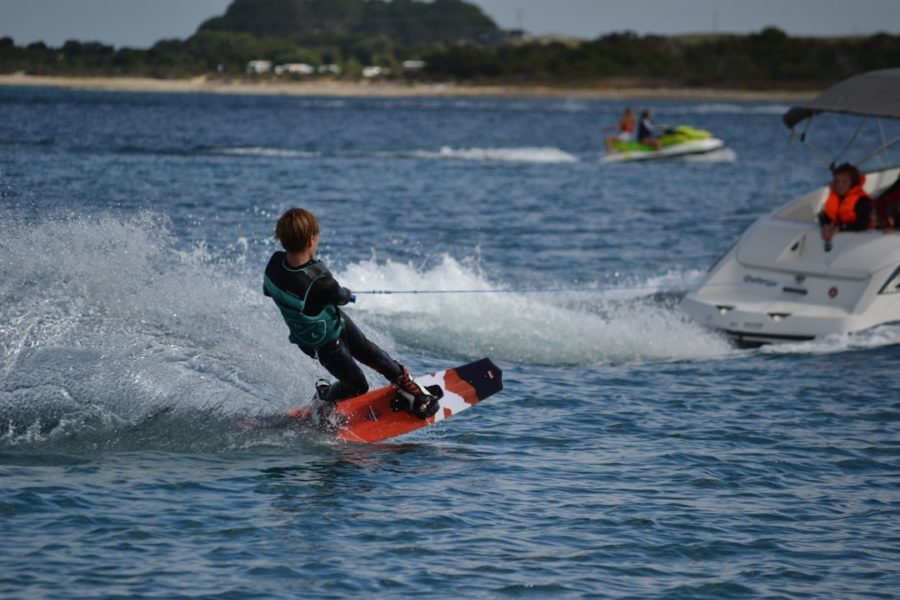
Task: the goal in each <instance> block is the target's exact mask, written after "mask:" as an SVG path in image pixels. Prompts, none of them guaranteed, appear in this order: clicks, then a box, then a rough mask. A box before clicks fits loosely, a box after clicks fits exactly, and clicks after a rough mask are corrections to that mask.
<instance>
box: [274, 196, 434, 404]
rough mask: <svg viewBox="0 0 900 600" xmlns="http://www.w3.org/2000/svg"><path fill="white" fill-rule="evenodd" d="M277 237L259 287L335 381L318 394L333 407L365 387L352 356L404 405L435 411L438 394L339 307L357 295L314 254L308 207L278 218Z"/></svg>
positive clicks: (315, 234) (293, 337)
mask: <svg viewBox="0 0 900 600" xmlns="http://www.w3.org/2000/svg"><path fill="white" fill-rule="evenodd" d="M275 239H276V240H278V241H279V242H281V245H282V247H283V248H284V251H278V252H275V253H274V254H273V255H272V258H270V259H269V264H268V265H267V266H266V272H265V276H264V278H263V293H264V294H265V295H266V296H269V297H270V298H272V300H274V301H275V305H276V306H278V310H279V311H281V316H282V317H283V318H284V321H285V323H287V326H288V329H289V330H290V336H289V338H288V339H289V340H290V341H291V343H293V344H295V345H296V346H297V347H299V348H300V350H302V351H303V352H304V353H305V354H306V355H307V356H309V357H310V358H313V359H318V361H319V362H320V363H321V364H322V366H323V367H325V369H326V370H327V371H328V372H329V373H331V374H332V375H333V376H334V377H335V378H337V381H336V382H335V383H333V384H331V385H328V384H327V383H324V382H323V383H321V384H317V385H316V392H317V396H318V398H319V399H320V400H322V401H324V402H325V403H326V404H327V405H330V406H331V407H333V406H334V404H335V403H337V402H338V401H340V400H345V399H347V398H352V397H355V396H359V395H361V394H364V393H366V392H367V391H368V389H369V384H368V382H367V381H366V377H365V375H364V374H363V372H362V370H361V369H360V368H359V365H357V364H356V361H357V360H358V361H359V362H361V363H363V364H364V365H366V366H368V367H370V368H372V369H374V370H375V371H378V372H379V373H381V374H382V375H383V376H384V377H385V378H386V379H387V380H388V381H390V382H391V383H393V384H394V385H395V386H396V387H397V393H398V396H400V397H401V398H402V399H403V400H404V402H402V403H401V405H402V406H403V408H405V409H406V410H408V411H409V412H411V413H413V414H414V415H416V416H418V417H420V418H422V419H427V418H428V417H430V416H432V415H433V414H434V413H435V412H437V410H438V408H439V405H438V400H437V398H435V397H434V396H432V395H431V394H429V393H427V392H426V391H425V390H423V389H422V388H420V387H419V385H418V384H416V382H415V381H413V380H412V378H411V377H410V375H409V371H408V370H407V369H406V367H404V366H403V365H401V364H400V363H398V362H397V361H395V360H394V359H393V358H391V357H390V356H389V355H388V353H387V352H385V351H384V350H382V349H381V348H379V347H378V346H377V345H375V344H373V343H372V342H371V341H369V340H368V339H367V338H366V336H365V335H364V334H363V332H362V331H360V329H359V327H357V326H356V324H355V323H354V322H353V321H351V320H350V318H349V317H348V316H347V315H346V314H345V313H344V312H343V311H342V310H341V309H340V308H339V307H341V306H344V305H346V304H347V303H348V302H353V301H355V299H356V298H355V297H354V296H353V293H352V292H351V291H350V290H348V289H347V288H345V287H342V286H341V285H340V284H338V282H337V281H336V280H335V278H334V277H333V276H332V275H331V273H330V272H329V271H328V269H327V268H326V267H325V265H324V264H323V263H322V262H321V261H319V260H316V258H315V255H316V250H317V249H318V246H319V221H318V220H317V219H316V217H315V215H313V214H312V213H311V212H310V211H308V210H306V209H303V208H291V209H289V210H287V211H286V212H285V213H284V214H283V215H281V217H280V218H279V219H278V223H277V224H276V225H275Z"/></svg>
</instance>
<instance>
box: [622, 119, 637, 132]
mask: <svg viewBox="0 0 900 600" xmlns="http://www.w3.org/2000/svg"><path fill="white" fill-rule="evenodd" d="M619 129H621V130H622V131H623V132H625V133H631V132H632V131H634V119H622V120H621V121H619Z"/></svg>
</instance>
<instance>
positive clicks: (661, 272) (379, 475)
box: [0, 88, 900, 598]
mask: <svg viewBox="0 0 900 600" xmlns="http://www.w3.org/2000/svg"><path fill="white" fill-rule="evenodd" d="M622 108H623V105H622V104H621V103H616V102H603V101H575V100H571V101H562V100H511V99H506V100H499V99H497V100H494V99H478V100H460V99H413V98H410V99H340V98H290V97H250V96H240V97H238V96H235V97H230V96H205V95H188V94H184V95H179V94H173V95H167V94H158V95H143V94H115V93H75V92H65V91H56V90H33V89H25V88H20V89H16V88H7V89H0V114H2V115H3V116H2V117H0V537H2V539H3V544H2V548H0V596H2V597H8V598H43V597H48V598H49V597H53V598H100V597H104V598H105V597H161V598H174V597H207V598H220V597H221V598H259V597H269V598H294V597H323V598H325V597H335V598H337V597H356V596H364V595H366V596H368V595H375V596H377V597H392V598H393V597H398V598H399V597H420V596H429V597H475V598H477V597H484V598H487V597H609V598H757V597H760V598H762V597H766V598H768V597H771V598H849V597H858V598H893V597H898V593H897V590H900V568H898V567H897V565H898V564H900V530H898V527H897V522H898V519H900V436H898V433H900V384H898V383H897V376H898V373H900V370H898V365H900V344H898V342H900V327H883V328H880V329H877V330H874V331H871V332H866V333H864V334H861V335H857V336H850V337H844V336H841V337H832V338H826V339H824V340H819V341H816V342H812V343H807V344H796V345H788V346H779V347H776V348H765V349H762V350H755V351H749V350H737V349H735V348H732V347H731V346H730V345H729V344H728V343H727V341H726V340H724V339H722V338H720V337H719V336H717V335H716V334H713V333H711V332H708V331H705V330H703V329H700V328H699V327H697V326H696V325H694V324H693V323H691V322H690V321H688V320H687V319H685V318H684V317H683V316H682V315H681V314H680V313H679V312H678V310H677V304H678V301H679V299H680V298H681V297H682V296H683V295H684V293H685V291H686V290H688V289H690V287H691V286H693V285H695V284H696V283H697V282H698V281H699V280H700V278H701V277H702V276H703V273H705V271H706V269H707V268H709V266H710V265H711V264H712V263H713V262H714V261H715V260H716V258H718V257H719V256H720V255H721V254H722V253H724V252H725V251H726V250H727V248H728V247H729V246H730V244H731V243H732V242H733V241H734V239H735V238H736V237H737V236H738V235H739V234H740V233H741V232H742V231H743V230H744V229H745V228H746V227H747V226H749V225H750V224H751V223H752V222H753V220H754V219H755V218H756V217H758V216H759V215H761V214H763V213H764V212H766V211H767V210H769V209H770V208H773V207H774V206H776V205H777V204H780V203H781V202H782V201H783V200H786V199H787V198H789V197H790V196H791V195H794V194H796V193H799V192H803V191H805V190H808V189H809V188H811V187H813V186H818V185H821V184H822V183H823V182H824V181H825V180H826V178H827V174H826V173H825V172H824V168H823V167H822V166H821V165H820V164H818V163H817V162H816V161H815V159H811V158H809V157H808V156H807V155H803V154H801V153H799V152H796V151H794V150H790V151H789V152H788V154H787V158H788V160H789V161H790V163H791V164H792V166H791V168H790V169H788V170H786V171H784V176H783V177H782V178H781V182H780V183H781V185H780V187H779V188H777V191H773V190H775V189H776V188H775V187H774V181H775V177H776V174H777V173H778V172H779V165H780V164H781V163H782V159H783V157H784V146H785V137H786V135H785V133H786V132H785V131H784V129H783V126H782V125H781V124H780V115H781V113H782V112H783V111H784V110H786V109H787V108H788V107H787V105H784V104H776V103H737V102H735V103H703V102H692V103H688V102H677V103H676V102H657V103H654V104H653V108H654V109H655V112H656V113H657V114H658V116H659V120H661V121H665V122H668V123H671V124H681V123H684V124H689V125H693V126H696V127H701V128H704V129H708V130H710V131H712V132H713V133H714V134H716V135H717V136H718V137H721V138H722V139H724V140H725V141H726V143H727V144H728V148H729V149H728V151H727V152H724V153H720V154H718V155H717V156H713V157H708V158H707V159H705V160H699V161H698V160H694V161H672V162H658V163H648V164H617V165H601V164H600V163H599V161H598V158H599V153H600V152H601V148H602V139H601V133H600V128H601V127H602V126H604V125H607V124H609V123H612V122H614V120H615V118H616V116H617V114H618V113H619V112H620V111H621V110H622ZM637 108H640V106H637ZM854 126H855V124H853V123H849V124H848V123H844V122H843V121H840V120H836V121H835V122H833V123H832V122H828V121H826V122H825V126H824V127H823V128H822V129H821V130H820V131H819V132H818V133H817V134H816V135H817V136H818V137H816V138H815V139H814V141H815V142H817V143H820V144H821V145H822V146H823V147H824V148H826V149H829V150H830V151H832V152H833V153H834V154H836V153H837V152H838V151H839V149H840V147H841V145H842V144H841V143H842V142H843V141H845V140H846V139H847V138H848V137H849V136H850V135H852V133H853V130H854ZM867 127H869V126H867ZM875 133H877V131H876V130H873V129H871V127H869V128H868V129H866V128H864V130H863V131H862V132H861V135H860V137H861V138H864V137H865V136H866V135H870V136H871V135H873V134H875ZM292 205H298V206H306V207H308V208H310V209H312V210H313V211H314V212H315V213H316V214H317V215H318V216H319V218H320V220H321V223H322V228H323V230H322V241H321V245H320V255H321V256H322V257H323V258H324V259H325V260H326V262H327V263H328V264H329V266H330V267H331V268H332V270H333V271H334V272H335V274H336V276H337V277H338V279H339V280H340V281H341V282H342V283H344V284H345V285H347V286H348V287H350V288H352V289H354V290H356V291H361V292H365V291H381V290H391V291H410V290H415V291H425V292H432V291H444V292H447V291H454V290H479V293H476V294H459V293H441V294H427V293H423V294H390V295H384V294H379V295H374V294H360V300H359V302H358V303H357V304H356V305H355V306H353V307H352V308H351V309H349V310H350V311H351V313H352V315H353V317H354V318H355V320H356V321H357V322H358V323H359V324H360V325H361V326H362V327H363V328H364V329H365V330H366V331H367V332H368V333H369V335H370V337H371V338H372V339H374V340H375V341H377V342H378V343H379V344H381V345H383V346H384V347H385V348H386V349H388V350H389V351H390V352H391V353H392V354H394V355H395V356H397V357H398V358H399V359H401V360H402V361H403V362H404V363H405V364H407V365H409V366H410V367H411V369H412V370H413V371H415V372H427V371H430V370H433V369H437V368H445V367H449V366H453V365H455V364H459V363H461V362H464V361H467V360H470V359H474V358H480V357H481V356H490V357H492V358H493V359H494V361H495V362H496V363H497V364H498V365H499V366H500V367H501V368H502V369H503V371H504V379H505V389H504V391H503V392H502V393H500V394H499V395H497V396H495V397H492V398H490V399H489V400H487V401H486V402H484V403H483V404H480V405H479V406H477V407H476V408H474V409H472V410H470V411H467V412H466V413H464V414H462V415H459V416H458V417H456V418H454V419H452V420H450V421H448V422H445V423H442V424H441V425H439V426H437V427H434V428H431V429H428V430H424V431H422V432H419V433H416V434H413V435H411V436H408V437H406V438H401V439H399V440H397V441H396V442H395V443H385V444H380V445H374V446H362V445H353V444H346V443H338V442H335V441H333V440H331V439H329V438H328V437H326V436H324V435H321V434H314V433H310V432H302V431H259V430H256V431H254V430H246V429H240V428H236V427H235V426H234V424H233V423H234V421H235V419H237V418H240V417H243V416H246V415H258V414H277V413H280V412H283V411H284V410H286V409H288V408H289V407H292V406H297V405H300V404H304V403H305V402H306V399H307V398H309V397H310V395H311V394H312V390H313V383H314V382H315V380H316V379H317V378H319V377H321V376H322V375H323V371H322V370H321V369H320V368H319V367H318V366H317V365H316V364H315V363H313V362H312V361H310V360H309V359H307V358H306V357H305V356H303V355H302V354H301V353H300V352H298V351H297V350H296V349H295V348H293V347H291V346H290V344H289V343H288V342H287V331H286V328H285V327H284V324H283V323H282V322H281V320H280V317H279V316H278V314H277V312H276V310H275V308H274V306H273V305H271V302H270V301H268V300H267V299H265V298H264V297H263V296H262V294H261V271H262V268H263V267H264V265H265V262H266V260H267V258H268V256H269V254H270V253H271V252H272V251H273V250H274V249H275V244H274V242H273V240H272V239H271V233H272V229H273V226H274V220H275V219H276V218H277V216H278V215H279V214H280V213H281V211H283V210H284V209H285V208H287V207H289V206H292ZM368 375H369V377H370V381H371V382H372V384H373V385H379V384H380V383H381V382H380V381H379V379H378V376H377V374H374V373H371V372H369V373H368Z"/></svg>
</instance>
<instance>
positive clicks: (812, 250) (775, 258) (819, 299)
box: [680, 69, 900, 346]
mask: <svg viewBox="0 0 900 600" xmlns="http://www.w3.org/2000/svg"><path fill="white" fill-rule="evenodd" d="M898 99H900V69H886V70H881V71H872V72H869V73H865V74H862V75H858V76H856V77H852V78H850V79H847V80H845V81H843V82H841V83H838V84H836V85H834V86H832V87H830V88H828V89H826V90H825V91H823V92H822V93H821V94H819V95H818V96H817V97H816V98H815V99H814V100H812V101H811V102H809V103H808V104H806V105H805V106H800V107H795V108H792V109H790V110H789V111H788V112H787V113H785V115H784V117H783V121H784V123H785V125H787V126H788V128H790V130H791V137H792V139H794V138H797V139H801V140H802V141H803V142H804V143H807V140H806V131H803V132H797V131H796V129H795V128H796V126H797V125H799V124H801V123H805V125H806V130H808V129H809V126H810V123H811V122H812V120H813V117H815V116H816V115H819V114H821V113H840V114H847V115H854V116H856V117H860V118H861V119H864V120H865V119H873V118H874V119H878V120H882V119H900V100H898ZM861 127H862V124H861V123H860V128H858V129H857V133H858V132H859V131H860V129H861ZM881 131H882V140H881V144H880V145H879V146H878V147H877V148H876V149H875V150H874V151H872V152H871V153H870V154H869V155H868V156H866V157H864V158H863V160H862V161H860V164H862V163H864V162H866V161H868V160H869V159H870V158H872V157H874V156H879V155H880V156H883V155H884V151H885V150H887V149H888V148H890V147H892V146H894V145H896V144H897V143H898V142H900V137H897V138H895V139H892V140H885V139H883V138H884V135H883V132H884V130H883V129H882V130H881ZM855 137H856V135H855V134H854V138H855ZM851 141H852V140H851ZM848 145H849V144H848ZM845 150H846V148H845ZM865 176H866V181H865V185H864V189H865V191H866V192H867V193H868V194H869V196H870V197H871V198H872V199H873V200H875V202H876V203H877V202H878V199H879V198H880V197H881V196H882V195H883V194H884V193H885V191H886V190H888V188H891V186H893V185H894V184H895V183H896V182H897V181H898V177H900V166H888V167H884V168H880V169H877V170H871V171H868V172H867V173H866V175H865ZM893 189H896V188H893ZM893 189H892V191H891V193H892V194H893V193H894V192H893ZM828 193H829V189H828V187H827V186H825V187H822V188H819V189H816V190H813V191H812V192H810V193H808V194H806V195H804V196H802V197H800V198H796V199H794V200H792V201H791V202H789V203H787V204H786V205H784V206H781V207H779V208H777V209H775V210H773V211H772V212H770V213H768V214H767V215H765V216H763V217H761V218H760V219H758V220H757V221H756V222H755V223H754V224H753V225H752V226H751V227H750V228H749V229H748V230H747V231H746V232H744V234H743V235H742V236H741V237H740V238H739V239H738V241H737V242H736V243H735V244H734V246H732V248H731V249H730V250H729V251H728V252H727V253H726V254H725V256H723V257H722V258H721V259H720V260H719V262H718V263H716V264H715V265H714V266H713V268H712V269H711V270H710V272H709V273H708V275H707V276H706V278H705V279H704V280H703V282H702V283H701V284H700V286H699V287H698V288H697V289H696V290H694V291H692V292H690V293H689V294H688V295H687V296H686V297H685V298H684V299H683V300H682V302H681V304H680V307H681V309H682V310H683V311H684V312H685V313H686V314H687V315H689V316H690V317H691V318H693V319H694V320H696V321H698V322H699V323H701V324H703V325H706V326H709V327H711V328H714V329H717V330H720V331H723V332H725V333H727V334H728V335H729V336H730V337H731V338H733V339H734V340H735V341H736V342H737V343H738V344H739V345H742V346H756V345H760V344H765V343H774V342H786V341H801V340H810V339H814V338H818V337H823V336H826V335H829V334H846V333H854V332H859V331H862V330H865V329H869V328H872V327H876V326H878V325H883V324H888V323H896V322H900V232H886V231H885V230H883V229H874V228H873V229H869V230H866V231H862V232H841V233H839V234H838V235H836V236H835V237H834V239H833V240H832V243H831V245H830V248H829V247H828V245H826V244H825V243H824V242H823V240H822V237H821V232H820V226H819V224H818V221H817V215H818V214H819V212H820V211H821V210H822V208H823V205H824V203H825V201H826V199H827V198H828Z"/></svg>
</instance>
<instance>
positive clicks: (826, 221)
mask: <svg viewBox="0 0 900 600" xmlns="http://www.w3.org/2000/svg"><path fill="white" fill-rule="evenodd" d="M830 224H831V218H829V216H828V215H827V214H825V211H824V210H823V211H822V212H820V213H819V225H830Z"/></svg>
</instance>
